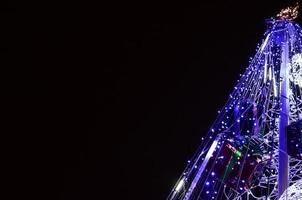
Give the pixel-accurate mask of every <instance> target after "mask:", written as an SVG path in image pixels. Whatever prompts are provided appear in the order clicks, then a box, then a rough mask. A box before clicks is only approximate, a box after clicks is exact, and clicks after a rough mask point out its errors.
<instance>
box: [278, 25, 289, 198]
mask: <svg viewBox="0 0 302 200" xmlns="http://www.w3.org/2000/svg"><path fill="white" fill-rule="evenodd" d="M282 37H283V40H282V44H281V45H282V55H281V67H280V78H281V83H280V84H281V93H280V103H281V105H280V108H281V110H280V121H279V169H278V171H279V172H278V197H280V196H281V195H282V193H283V192H284V190H286V188H287V187H288V179H289V177H288V176H289V174H288V168H289V166H288V165H289V162H288V155H287V145H286V143H287V140H286V126H287V125H288V121H289V119H288V113H289V109H288V107H289V102H288V90H289V81H288V63H289V54H288V46H289V44H288V34H287V33H286V31H283V34H282Z"/></svg>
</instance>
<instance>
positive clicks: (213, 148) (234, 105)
mask: <svg viewBox="0 0 302 200" xmlns="http://www.w3.org/2000/svg"><path fill="white" fill-rule="evenodd" d="M298 8H299V6H298V4H296V5H293V6H290V7H287V8H285V9H283V10H281V12H280V13H279V14H278V15H277V16H276V17H275V18H270V19H268V20H266V23H267V31H266V32H265V33H264V38H263V41H262V43H261V45H260V46H259V48H258V49H257V51H256V54H255V56H254V57H253V59H252V60H251V61H250V63H249V66H248V67H247V69H246V71H245V73H243V74H242V75H241V78H240V80H239V81H238V84H237V85H236V86H235V87H234V90H233V92H232V93H231V94H230V95H229V99H228V101H227V103H226V104H225V106H224V107H223V108H222V109H221V111H220V112H219V115H218V117H217V119H216V121H215V122H214V123H213V124H212V126H211V127H210V129H209V132H208V134H207V136H206V137H205V138H202V143H201V145H200V147H199V148H198V150H197V151H196V153H195V155H194V156H193V158H192V159H191V160H189V161H188V165H187V167H186V168H185V170H184V172H183V174H182V175H181V177H180V178H179V180H178V182H177V184H176V185H175V187H174V189H173V190H172V191H171V193H170V195H169V197H168V199H169V200H176V199H182V200H193V199H194V200H195V199H201V200H207V199H213V200H220V199H231V200H233V199H234V200H237V199H263V200H266V199H270V200H272V199H279V198H280V199H302V192H301V189H302V183H301V181H300V180H302V29H301V28H300V26H299V25H298V24H296V23H295V22H294V19H295V18H297V15H298Z"/></svg>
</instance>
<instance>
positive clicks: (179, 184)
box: [175, 179, 185, 192]
mask: <svg viewBox="0 0 302 200" xmlns="http://www.w3.org/2000/svg"><path fill="white" fill-rule="evenodd" d="M184 183H185V182H184V180H183V179H181V180H180V181H179V183H178V185H177V187H176V188H175V190H176V192H179V190H180V188H181V187H182V186H183V184H184Z"/></svg>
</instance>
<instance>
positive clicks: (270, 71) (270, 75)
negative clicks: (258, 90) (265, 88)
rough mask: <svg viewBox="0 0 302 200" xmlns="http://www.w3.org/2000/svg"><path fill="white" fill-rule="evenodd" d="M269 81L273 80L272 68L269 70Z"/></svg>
mask: <svg viewBox="0 0 302 200" xmlns="http://www.w3.org/2000/svg"><path fill="white" fill-rule="evenodd" d="M268 79H269V80H272V68H271V67H270V68H268Z"/></svg>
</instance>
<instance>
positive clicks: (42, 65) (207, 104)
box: [0, 0, 301, 200]
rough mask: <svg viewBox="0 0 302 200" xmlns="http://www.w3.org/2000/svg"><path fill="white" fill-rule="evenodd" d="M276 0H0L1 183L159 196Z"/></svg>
mask: <svg viewBox="0 0 302 200" xmlns="http://www.w3.org/2000/svg"><path fill="white" fill-rule="evenodd" d="M288 2H291V1H272V0H271V1H231V0H225V1H214V0H213V1H158V0H153V1H131V0H130V1H123V2H117V1H116V2H109V3H108V2H107V3H104V4H101V3H99V4H98V5H97V4H94V5H93V4H91V5H89V4H88V3H86V4H85V5H84V4H83V3H82V2H79V1H73V2H64V3H63V2H56V3H54V2H52V3H40V4H29V3H27V2H26V3H23V4H22V5H21V4H16V3H2V5H1V15H2V17H1V18H0V21H1V25H2V30H3V31H2V32H3V33H4V36H3V37H2V38H3V39H2V43H1V62H2V66H3V67H1V68H0V69H1V73H0V76H1V78H0V83H1V85H0V88H1V92H0V97H1V102H2V108H3V109H2V111H4V110H5V111H8V112H1V113H2V116H3V118H4V120H2V124H3V125H8V127H9V128H10V131H9V132H4V133H7V134H4V135H6V136H5V137H7V138H8V139H6V138H5V139H3V141H4V142H5V143H6V144H8V145H7V146H8V148H6V150H5V151H3V152H4V155H9V156H7V157H8V162H6V163H8V168H9V169H10V170H13V172H12V173H7V174H8V176H9V178H8V180H9V181H8V184H7V185H10V183H11V184H15V183H16V182H17V183H18V185H20V186H21V187H25V186H28V187H29V188H30V189H28V190H27V191H26V192H30V193H33V194H34V195H35V196H38V198H39V199H46V198H50V197H52V196H54V197H52V198H50V199H64V200H65V199H85V200H93V199H144V200H149V199H150V200H151V199H152V200H157V199H165V198H166V197H167V196H168V194H169V192H170V191H171V189H172V188H173V186H174V184H175V183H176V181H177V179H178V177H179V176H180V174H181V173H182V170H183V169H184V168H185V166H186V163H187V160H188V159H190V157H191V156H192V155H193V153H194V151H195V150H196V148H197V146H198V145H199V143H200V139H201V137H202V136H203V135H204V134H205V133H206V132H207V129H208V127H210V125H211V123H212V122H213V121H214V119H215V117H216V116H217V111H218V110H219V109H220V108H221V107H222V106H223V105H224V103H225V102H226V100H227V97H228V95H229V93H230V92H231V91H232V88H233V87H234V85H235V84H236V82H237V79H238V78H239V74H240V73H243V72H244V70H245V68H246V67H247V64H248V60H249V57H252V56H253V55H254V53H255V49H256V46H257V43H259V42H261V39H262V38H263V33H264V31H265V28H266V26H265V23H264V20H265V19H266V18H269V17H271V16H274V15H275V14H276V13H278V11H279V10H280V8H282V7H283V6H284V5H286V4H287V3H288ZM296 21H297V22H298V23H299V22H300V21H301V18H300V17H299V19H297V20H296ZM91 94H92V95H91ZM94 94H96V97H95V96H94ZM15 128H16V129H18V131H17V130H16V131H15V130H14V129H15ZM7 135H8V136H7ZM10 155H12V156H10ZM16 180H18V181H16ZM29 182H34V184H32V185H31V184H29ZM39 192H41V195H40V194H39V195H38V193H39ZM14 193H16V191H15V192H14ZM18 193H20V191H18Z"/></svg>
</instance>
